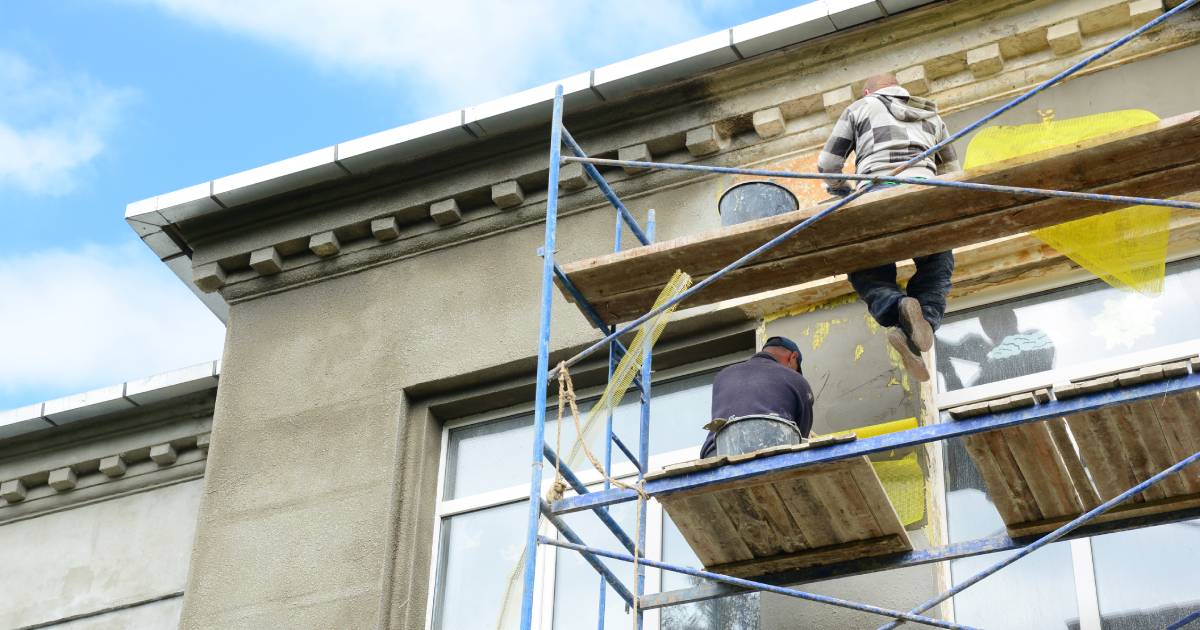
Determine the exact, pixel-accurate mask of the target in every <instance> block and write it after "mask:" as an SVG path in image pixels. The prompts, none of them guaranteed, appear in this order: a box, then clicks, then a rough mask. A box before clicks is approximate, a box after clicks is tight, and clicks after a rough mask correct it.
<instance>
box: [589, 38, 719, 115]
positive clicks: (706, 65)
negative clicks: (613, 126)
mask: <svg viewBox="0 0 1200 630" xmlns="http://www.w3.org/2000/svg"><path fill="white" fill-rule="evenodd" d="M737 60H738V55H737V52H736V51H735V50H734V49H733V46H732V45H731V44H730V40H729V31H728V30H724V31H720V32H718V33H712V34H711V35H705V36H704V37H697V38H696V39H692V40H688V41H686V42H683V43H681V44H675V45H674V46H668V47H666V48H662V49H660V50H656V51H654V52H649V53H646V54H644V55H638V56H637V57H633V58H632V59H626V60H624V61H618V62H617V63H614V64H609V65H607V66H604V67H603V68H596V71H595V73H594V75H593V79H592V88H593V89H595V90H596V91H597V92H599V93H600V95H601V96H603V97H604V98H605V99H612V98H617V97H620V96H623V95H625V94H628V93H630V92H633V91H634V90H639V89H643V88H647V87H651V86H655V85H661V84H664V83H668V82H670V81H674V80H676V79H680V78H682V77H685V76H688V75H691V74H695V73H697V72H703V71H705V70H710V69H712V68H716V67H717V66H723V65H725V64H727V63H732V62H734V61H737Z"/></svg>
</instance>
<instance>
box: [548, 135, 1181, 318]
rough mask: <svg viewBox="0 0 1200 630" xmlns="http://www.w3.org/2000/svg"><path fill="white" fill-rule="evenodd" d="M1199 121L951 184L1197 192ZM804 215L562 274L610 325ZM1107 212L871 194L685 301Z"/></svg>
mask: <svg viewBox="0 0 1200 630" xmlns="http://www.w3.org/2000/svg"><path fill="white" fill-rule="evenodd" d="M1198 141H1200V114H1197V113H1191V114H1185V115H1182V116H1176V117H1173V118H1168V119H1165V120H1162V121H1159V122H1156V123H1152V124H1149V125H1144V126H1141V127H1135V128H1132V129H1128V130H1124V131H1122V132H1118V133H1116V134H1112V135H1107V136H1102V137H1098V138H1092V139H1089V140H1085V141H1082V142H1078V143H1075V144H1072V145H1067V146H1064V147H1059V148H1056V149H1052V150H1049V151H1044V152H1040V153H1036V154H1033V155H1029V156H1023V157H1020V158H1015V159H1012V160H1006V161H1003V162H998V163H995V164H990V165H988V166H985V167H981V168H978V169H972V170H970V171H967V172H965V173H958V174H955V175H952V176H947V177H946V179H950V180H956V181H974V182H980V183H987V184H1000V185H1008V186H1028V187H1036V188H1054V189H1060V190H1071V191H1082V192H1098V193H1107V194H1123V195H1136V196H1144V197H1172V196H1176V195H1180V194H1184V193H1187V192H1191V191H1192V190H1195V189H1197V188H1200V186H1197V184H1196V183H1195V182H1196V181H1197V178H1200V162H1198V161H1197V159H1196V155H1197V154H1196V151H1195V146H1197V142H1198ZM823 207H824V206H816V207H812V208H806V209H802V210H798V211H796V212H791V213H787V214H783V215H778V216H774V217H768V218H766V219H759V220H756V221H751V222H747V223H743V224H739V225H736V226H731V227H727V228H723V229H720V230H714V231H709V232H704V233H700V234H695V235H691V236H686V237H681V238H677V239H673V240H669V241H664V242H661V243H656V244H653V245H649V246H645V247H638V248H634V249H630V250H625V251H622V252H618V253H614V254H608V255H605V256H600V257H597V258H592V259H587V260H582V261H578V262H575V263H571V264H568V265H565V266H564V271H565V272H566V274H567V277H568V278H569V279H570V280H571V282H572V283H573V284H575V286H576V288H578V289H579V290H580V292H581V293H582V294H583V296H584V297H585V298H586V299H587V300H588V301H589V302H591V304H592V306H593V307H595V309H596V311H597V312H598V313H599V314H600V316H601V317H603V318H604V319H605V320H606V321H609V322H619V321H626V320H629V319H632V318H634V317H636V316H638V315H640V314H641V313H643V312H645V311H647V310H649V308H650V307H651V306H652V304H653V301H654V299H655V298H656V297H657V295H658V292H659V291H660V290H661V287H662V286H663V284H664V283H665V282H666V281H667V280H668V279H669V278H670V276H671V275H672V274H673V273H674V271H675V270H676V269H682V270H684V271H686V272H687V273H689V274H691V275H692V277H693V278H694V279H696V280H699V279H702V278H704V277H707V276H709V275H711V274H712V273H715V272H716V271H718V270H719V269H721V268H723V267H724V266H726V265H727V264H729V263H730V262H732V261H734V260H736V259H737V258H739V257H741V256H742V255H744V254H745V253H747V252H749V251H751V250H752V249H754V248H755V247H757V246H759V245H761V244H763V243H765V242H767V241H768V240H770V239H771V238H774V237H775V236H778V235H779V234H781V233H782V232H784V231H786V230H787V229H788V228H790V227H791V226H793V225H795V224H796V223H798V222H800V221H802V220H803V219H805V218H807V217H809V216H812V215H814V214H816V213H817V212H819V211H820V210H821V209H822V208H823ZM1113 209H1114V207H1113V206H1112V204H1103V203H1098V202H1080V201H1075V200H1067V199H1037V198H1031V197H1019V196H1014V195H1006V194H998V193H988V192H981V191H974V190H964V189H955V188H933V187H920V186H899V187H895V188H891V189H887V190H883V191H880V192H876V193H871V194H869V195H866V196H864V197H862V198H860V199H858V200H856V201H854V202H852V203H850V204H847V205H846V206H844V207H842V208H841V209H839V211H838V212H835V213H833V214H832V215H830V216H828V217H826V218H825V219H824V220H822V221H821V222H819V223H816V224H814V225H813V226H812V227H810V228H808V229H807V230H805V231H803V232H801V233H799V234H797V235H796V236H795V237H794V238H792V239H790V240H789V241H788V242H786V243H783V244H781V245H779V246H778V247H776V248H775V249H773V250H771V251H769V252H767V253H765V254H763V255H762V256H761V257H759V258H757V259H755V261H753V262H752V263H751V264H749V265H747V266H746V267H743V268H741V269H739V270H737V271H735V272H732V273H730V274H727V275H726V276H724V277H723V278H722V279H721V280H719V281H718V282H715V283H713V284H712V285H711V286H709V287H707V288H706V289H705V290H704V291H701V292H699V293H697V294H696V295H695V296H693V297H692V298H691V299H690V300H688V301H687V302H685V305H686V306H696V305H700V304H709V303H713V302H717V301H720V300H724V299H729V298H733V297H739V296H745V295H749V294H753V293H757V292H762V291H768V290H771V289H778V288H782V287H785V286H791V285H795V284H799V283H802V282H806V281H809V280H814V279H818V278H823V277H827V276H831V275H836V274H839V273H845V272H847V271H852V270H855V269H864V268H869V267H872V266H876V265H879V264H884V263H888V262H893V261H897V260H904V259H908V258H911V257H913V256H919V255H924V254H929V253H933V252H937V251H943V250H947V249H952V248H954V247H959V246H963V245H968V244H971V243H978V242H982V241H987V240H991V239H995V238H999V237H1002V236H1007V235H1011V234H1017V233H1021V232H1026V231H1029V230H1033V229H1038V228H1042V227H1047V226H1051V225H1056V224H1059V223H1063V222H1066V221H1072V220H1075V219H1080V218H1084V217H1088V216H1093V215H1096V214H1102V213H1104V212H1108V211H1110V210H1113Z"/></svg>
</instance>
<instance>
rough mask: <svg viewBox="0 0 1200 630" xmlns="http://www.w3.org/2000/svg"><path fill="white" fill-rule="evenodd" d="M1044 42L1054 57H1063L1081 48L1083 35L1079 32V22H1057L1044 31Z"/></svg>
mask: <svg viewBox="0 0 1200 630" xmlns="http://www.w3.org/2000/svg"><path fill="white" fill-rule="evenodd" d="M1046 42H1047V43H1049V44H1050V49H1051V50H1053V51H1054V54H1056V55H1065V54H1068V53H1072V52H1075V51H1076V50H1079V49H1080V48H1082V47H1083V33H1082V32H1081V31H1080V30H1079V20H1067V21H1066V22H1059V23H1058V24H1055V25H1054V26H1051V27H1050V28H1048V29H1046Z"/></svg>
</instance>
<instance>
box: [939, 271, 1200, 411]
mask: <svg viewBox="0 0 1200 630" xmlns="http://www.w3.org/2000/svg"><path fill="white" fill-rule="evenodd" d="M1198 290H1200V259H1193V260H1188V261H1182V262H1179V263H1174V264H1171V265H1168V266H1167V278H1166V281H1165V283H1164V289H1163V292H1162V294H1161V295H1159V296H1157V297H1147V296H1144V295H1140V294H1137V293H1131V292H1128V291H1120V290H1117V289H1114V288H1112V287H1109V286H1108V285H1106V284H1104V283H1102V282H1099V281H1096V282H1090V283H1087V284H1083V285H1078V286H1074V287H1068V288H1065V289H1062V290H1058V291H1054V292H1051V293H1047V294H1043V295H1035V296H1031V297H1027V298H1022V299H1018V300H1011V301H1007V302H1003V303H999V304H993V305H989V306H987V307H984V308H982V309H975V310H971V311H967V312H964V313H956V314H952V315H950V316H948V317H947V318H946V320H945V322H944V323H943V325H942V327H941V328H940V329H938V332H937V370H938V382H939V384H940V385H939V386H940V388H941V390H942V391H954V390H957V389H962V388H964V387H972V386H975V385H984V384H987V383H994V382H996V381H1002V380H1005V379H1010V378H1015V377H1018V376H1025V375H1028V374H1035V373H1038V372H1044V371H1047V370H1051V369H1054V368H1061V367H1064V366H1069V365H1075V364H1079V363H1083V362H1087V361H1094V360H1099V359H1104V358H1108V357H1111V356H1114V355H1119V354H1123V353H1127V352H1133V351H1136V350H1143V349H1147V348H1154V347H1157V346H1165V345H1169V344H1172V343H1178V342H1181V341H1187V340H1190V339H1194V338H1196V337H1197V333H1196V328H1195V325H1194V318H1195V313H1196V311H1197V309H1198V308H1200V298H1198V297H1197V291H1198Z"/></svg>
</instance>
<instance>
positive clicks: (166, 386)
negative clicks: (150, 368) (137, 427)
mask: <svg viewBox="0 0 1200 630" xmlns="http://www.w3.org/2000/svg"><path fill="white" fill-rule="evenodd" d="M216 386H217V371H216V364H215V362H213V361H206V362H204V363H198V364H196V365H192V366H188V367H185V368H180V369H178V370H171V371H170V372H164V373H162V374H155V375H154V376H147V377H145V378H139V379H135V380H132V381H129V382H128V383H126V384H125V397H126V398H128V399H129V400H132V401H133V402H135V403H137V404H139V405H148V404H152V403H156V402H161V401H165V400H169V399H171V398H177V397H179V396H184V395H187V394H192V393H195V392H201V391H204V390H206V389H215V388H216Z"/></svg>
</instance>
